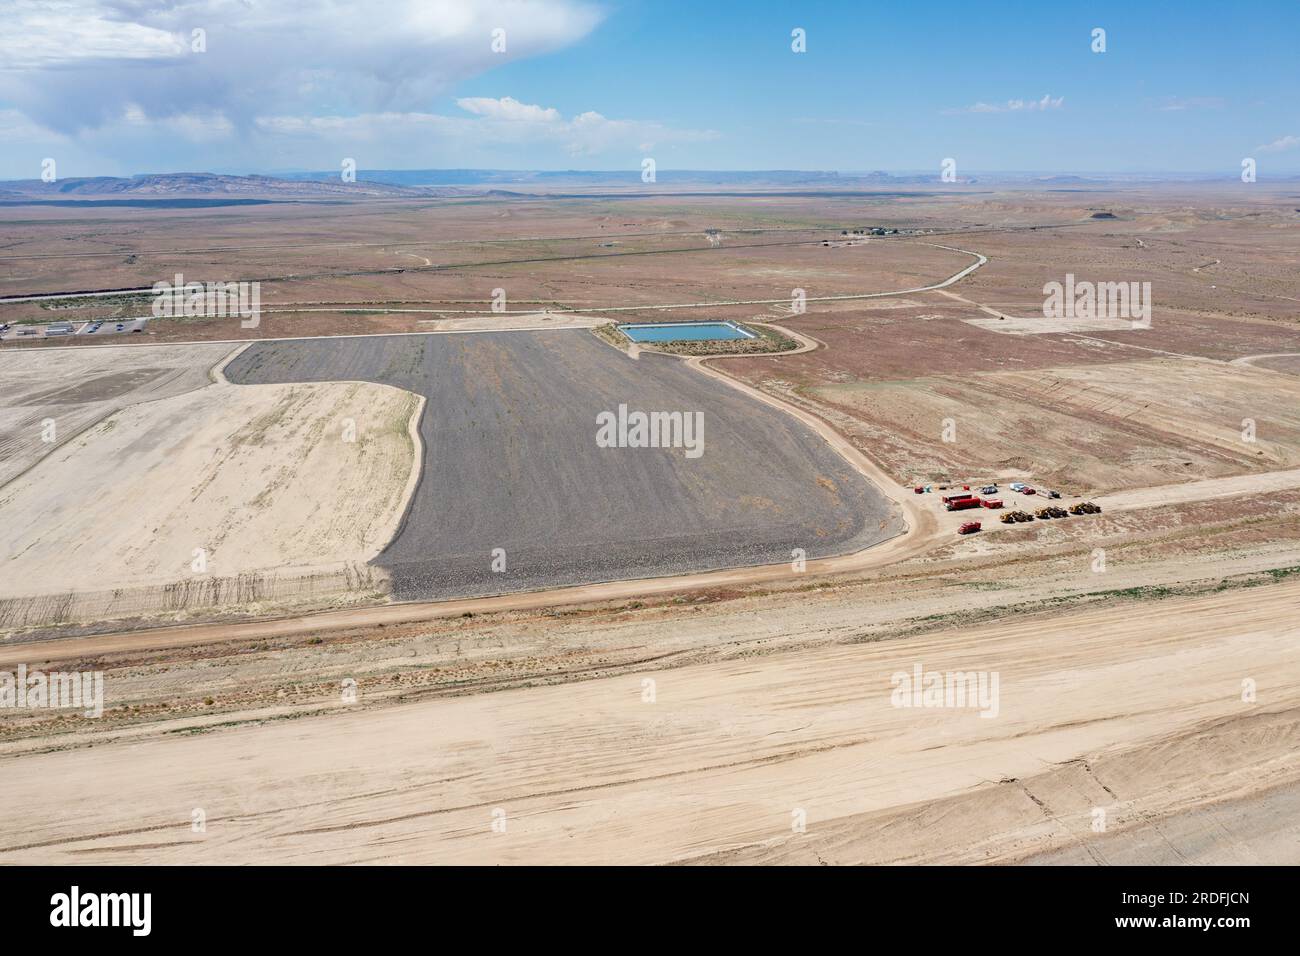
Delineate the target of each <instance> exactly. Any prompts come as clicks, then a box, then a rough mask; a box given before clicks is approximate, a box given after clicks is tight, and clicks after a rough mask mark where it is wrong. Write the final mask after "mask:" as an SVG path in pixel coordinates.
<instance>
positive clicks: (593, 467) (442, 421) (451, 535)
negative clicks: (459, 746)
mask: <svg viewBox="0 0 1300 956" xmlns="http://www.w3.org/2000/svg"><path fill="white" fill-rule="evenodd" d="M226 377H227V378H228V379H229V380H230V381H231V382H235V383H239V384H259V383H280V382H319V381H341V380H361V381H370V382H380V383H383V384H387V385H395V386H397V387H400V388H405V389H409V390H410V391H412V392H416V393H418V394H421V395H424V396H425V397H426V398H427V399H428V402H427V404H426V406H425V411H424V415H423V419H422V421H421V423H420V433H421V436H422V438H423V442H424V452H423V454H424V467H423V472H422V475H421V478H420V483H419V487H418V488H417V490H416V492H415V494H414V496H413V499H412V501H411V503H410V505H409V507H408V510H407V512H406V515H405V517H404V519H403V523H402V525H401V527H400V529H399V531H398V533H397V534H396V535H395V537H394V538H393V540H392V541H391V542H390V544H389V545H388V547H387V549H386V550H385V551H384V552H383V553H382V554H381V555H380V556H379V557H378V558H377V559H376V560H375V563H376V564H378V565H380V566H382V567H385V568H388V569H389V570H390V571H391V572H392V574H393V578H394V588H395V596H396V597H398V598H401V599H430V598H447V597H457V596H479V595H487V594H498V593H505V592H508V591H518V590H527V589H536V588H544V587H554V586H562V585H570V584H584V583H593V582H598V581H610V580H619V579H627V578H640V577H653V576H660V575H669V574H681V573H686V572H691V571H703V570H713V569H718V568H726V567H741V566H747V565H754V564H767V563H776V562H784V561H790V560H791V552H792V550H793V549H795V548H802V549H804V551H806V553H807V556H808V557H809V558H815V557H823V556H828V555H834V554H844V553H848V552H851V551H856V550H859V549H861V548H864V547H867V546H869V545H871V544H874V543H876V542H879V541H881V540H884V539H886V538H889V537H892V536H894V535H895V534H897V533H898V532H899V531H901V529H902V523H901V519H900V517H899V516H898V514H897V512H896V508H895V507H894V506H893V505H892V504H891V502H889V500H888V499H886V498H885V497H884V496H883V495H882V494H880V492H879V491H878V490H877V489H876V488H875V487H874V486H873V485H872V484H871V483H869V482H868V481H867V480H866V479H865V478H863V477H862V476H860V475H859V474H858V473H857V472H855V471H854V470H853V469H852V468H850V467H849V465H848V464H847V463H845V462H844V460H843V459H841V458H840V457H839V456H838V455H836V454H835V453H834V452H833V451H832V450H831V448H830V447H829V446H828V445H827V444H826V443H825V442H824V441H823V440H822V439H821V438H820V437H819V436H818V435H816V434H815V433H814V432H812V431H811V430H810V429H808V428H807V427H806V426H804V425H802V424H801V423H799V422H798V421H796V420H794V419H793V418H791V417H790V416H788V415H785V414H783V413H782V412H780V411H778V410H777V409H774V408H770V407H768V406H766V405H763V404H760V403H758V402H756V401H754V400H752V399H750V398H747V397H746V396H745V395H743V394H742V393H740V392H738V391H737V390H735V389H732V388H729V387H727V386H726V385H725V384H723V383H720V382H716V381H713V380H711V379H709V378H708V377H706V376H704V375H701V374H700V373H699V372H696V371H693V370H691V369H690V368H688V367H687V366H686V365H685V363H684V362H682V361H681V360H679V359H676V358H672V357H668V356H662V355H654V354H642V356H641V357H640V359H639V360H636V361H633V360H631V359H629V358H627V357H626V356H624V355H622V354H621V353H619V352H618V351H617V350H615V349H612V348H610V347H609V346H607V345H605V344H604V343H602V342H601V341H600V340H599V339H597V338H596V337H595V336H594V335H593V334H591V333H590V332H588V331H586V330H566V331H546V332H508V333H501V332H497V333H491V332H487V333H473V334H458V335H428V336H373V337H363V338H333V339H310V340H301V341H286V342H259V343H255V344H253V345H252V346H251V347H250V348H249V349H248V350H246V351H245V352H244V353H243V354H242V355H240V356H238V357H237V358H236V359H235V360H234V361H233V362H231V363H230V365H228V366H227V368H226ZM620 404H626V405H627V406H628V408H629V410H632V411H635V410H641V411H646V412H653V411H664V412H673V411H681V412H688V413H690V412H696V411H699V412H702V413H703V416H704V418H703V421H704V429H703V437H704V445H703V448H704V451H703V454H702V455H701V456H700V457H698V458H688V457H687V456H686V454H685V450H684V449H681V448H627V447H622V448H618V447H616V448H601V447H598V445H597V441H596V433H597V415H598V414H599V413H601V412H605V411H609V412H617V409H618V406H619V405H620ZM497 548H501V549H504V551H505V564H506V570H505V571H504V572H496V571H493V570H492V561H493V550H494V549H497Z"/></svg>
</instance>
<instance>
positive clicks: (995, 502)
mask: <svg viewBox="0 0 1300 956" xmlns="http://www.w3.org/2000/svg"><path fill="white" fill-rule="evenodd" d="M980 504H982V505H983V506H984V507H985V508H1001V507H1002V499H1001V498H985V499H984V500H983V501H981V502H980Z"/></svg>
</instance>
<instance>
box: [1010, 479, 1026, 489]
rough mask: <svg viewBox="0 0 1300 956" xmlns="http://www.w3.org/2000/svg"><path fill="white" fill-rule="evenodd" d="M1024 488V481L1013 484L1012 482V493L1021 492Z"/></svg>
mask: <svg viewBox="0 0 1300 956" xmlns="http://www.w3.org/2000/svg"><path fill="white" fill-rule="evenodd" d="M1023 487H1025V483H1024V482H1023V481H1013V482H1011V490H1012V491H1019V490H1020V489H1021V488H1023Z"/></svg>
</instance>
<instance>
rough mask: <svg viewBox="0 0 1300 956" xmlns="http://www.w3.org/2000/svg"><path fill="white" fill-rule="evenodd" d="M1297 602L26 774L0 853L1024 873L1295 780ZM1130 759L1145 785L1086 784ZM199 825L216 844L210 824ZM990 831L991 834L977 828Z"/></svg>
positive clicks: (369, 715) (396, 712)
mask: <svg viewBox="0 0 1300 956" xmlns="http://www.w3.org/2000/svg"><path fill="white" fill-rule="evenodd" d="M1297 600H1300V584H1297V583H1288V584H1280V585H1277V586H1273V587H1267V588H1257V589H1240V590H1234V591H1228V592H1224V593H1221V594H1213V595H1209V596H1205V597H1196V598H1190V599H1175V600H1170V601H1166V602H1162V603H1161V605H1160V609H1159V610H1160V613H1159V614H1149V615H1143V616H1136V617H1135V615H1134V614H1133V613H1132V610H1131V608H1127V607H1108V608H1100V609H1094V610H1085V611H1079V612H1073V613H1067V614H1057V615H1051V616H1048V615H1036V616H1033V617H1028V618H1024V619H1019V620H1009V621H1004V622H1000V623H998V624H993V625H986V626H980V627H967V628H961V629H958V630H949V631H940V632H937V633H934V634H929V635H925V636H923V637H918V638H915V639H912V640H909V641H885V642H880V643H867V644H857V645H848V646H839V647H831V648H822V649H817V650H811V651H805V652H803V653H800V654H798V655H791V654H772V655H768V656H758V657H745V658H741V659H736V660H729V661H723V662H716V663H710V664H704V665H697V666H688V667H682V668H678V669H675V670H664V671H653V670H652V671H643V672H641V673H638V674H635V675H621V676H617V677H611V678H607V679H599V680H591V681H587V682H582V683H577V684H569V685H566V686H560V687H533V688H524V689H519V690H510V691H503V692H500V693H496V694H483V695H476V696H470V697H457V698H450V699H439V700H426V701H422V702H419V703H413V704H405V705H397V706H389V707H380V708H378V709H372V710H369V711H367V709H366V708H365V701H364V697H363V699H362V700H361V703H359V704H358V705H354V706H356V707H357V708H358V710H357V711H354V712H342V713H339V714H338V715H337V716H326V717H321V718H318V719H316V720H313V721H309V722H305V723H304V722H300V721H289V722H275V721H269V722H265V723H260V724H259V725H256V726H246V727H243V728H238V729H231V730H225V731H219V732H215V733H208V734H199V735H193V734H188V735H187V734H180V733H177V734H166V735H163V736H162V737H160V738H156V739H148V740H140V741H127V740H123V741H121V742H119V743H111V742H104V743H103V744H102V745H100V746H98V747H95V748H94V749H73V750H67V751H63V752H47V753H32V754H26V755H22V756H14V757H11V758H8V759H6V760H5V767H4V769H5V770H6V779H7V780H8V781H9V783H8V785H7V786H8V791H9V792H8V794H7V800H8V802H9V803H10V805H11V806H12V807H13V808H14V809H13V811H12V812H10V813H8V814H6V815H5V819H4V821H3V824H0V836H2V837H3V840H2V843H3V846H4V847H5V849H4V850H3V851H0V856H2V857H3V858H4V859H5V860H7V861H13V862H47V863H56V862H62V863H67V862H73V861H76V862H114V863H130V862H155V863H194V862H206V863H219V862H282V863H283V862H288V863H329V862H378V861H389V862H405V863H432V862H440V863H446V862H478V863H489V862H496V863H521V862H548V863H580V862H602V863H662V862H672V861H681V860H688V859H692V858H700V857H703V858H709V859H711V860H714V861H717V860H719V859H721V860H735V861H740V860H748V859H762V860H763V861H765V862H778V861H797V862H817V858H818V857H820V858H821V859H822V860H824V861H825V862H864V861H867V860H870V861H876V862H884V861H908V860H915V859H917V858H928V857H931V858H932V857H933V856H935V855H939V856H942V857H943V858H946V859H961V860H967V861H973V860H998V859H1014V858H1017V857H1018V856H1023V855H1024V853H1025V851H1026V846H1032V847H1033V848H1036V849H1045V848H1048V849H1050V848H1060V847H1064V846H1068V845H1070V844H1071V843H1073V842H1075V841H1077V840H1079V839H1080V838H1083V837H1086V836H1087V835H1089V834H1090V833H1091V820H1092V819H1093V811H1094V809H1095V808H1098V807H1101V808H1103V809H1104V810H1105V811H1106V813H1107V815H1108V829H1109V831H1110V832H1114V831H1116V830H1120V829H1122V828H1124V827H1125V826H1127V825H1131V824H1132V823H1135V822H1144V821H1146V820H1149V818H1150V817H1151V816H1152V815H1153V814H1164V813H1170V812H1175V811H1179V810H1187V809H1191V808H1192V807H1194V806H1197V805H1200V804H1202V803H1204V802H1207V801H1210V800H1214V799H1216V798H1226V797H1240V796H1242V795H1243V792H1244V791H1245V790H1248V789H1252V788H1262V787H1267V786H1276V785H1279V784H1284V783H1290V782H1293V781H1294V780H1295V779H1296V775H1297V773H1300V762H1298V761H1300V757H1298V756H1297V754H1296V753H1295V752H1294V748H1293V747H1292V745H1291V741H1292V740H1293V739H1294V728H1295V726H1296V716H1295V713H1294V711H1295V710H1296V709H1297V708H1298V707H1300V661H1298V660H1297V658H1296V656H1295V654H1294V653H1293V647H1294V644H1295V641H1296V639H1297V638H1298V637H1300V625H1297V624H1296V623H1295V622H1294V620H1293V619H1291V615H1290V611H1291V609H1293V608H1294V607H1295V603H1296V601H1297ZM916 666H921V667H922V668H923V669H924V670H925V671H926V672H931V671H942V672H952V671H963V672H972V671H975V672H980V671H982V672H986V673H994V672H995V673H997V674H998V678H999V691H998V695H997V699H996V708H993V709H996V715H995V716H991V717H987V718H986V717H983V716H981V711H980V710H979V709H976V708H971V707H966V708H959V707H939V708H915V707H897V706H894V705H893V704H892V703H891V692H892V689H893V685H892V683H891V678H892V675H894V674H896V673H898V672H906V673H911V672H912V671H913V668H914V667H916ZM1174 675H1176V676H1174ZM1246 679H1251V680H1253V681H1255V683H1256V688H1257V694H1258V697H1257V699H1256V700H1255V701H1254V702H1247V701H1244V700H1243V690H1242V688H1243V681H1244V680H1246ZM109 693H110V696H111V688H110V691H109ZM338 706H339V708H340V710H344V709H345V708H346V706H348V705H344V704H342V703H340V704H339V705H338ZM991 710H992V709H991V708H985V711H991ZM1288 728H1289V729H1288ZM178 729H179V728H178ZM1243 740H1247V741H1249V746H1244V745H1243V743H1242V741H1243ZM1188 747H1190V748H1191V752H1193V753H1195V754H1196V755H1197V761H1198V762H1199V766H1200V767H1201V771H1200V772H1199V773H1198V774H1197V778H1198V779H1197V781H1196V786H1195V787H1194V792H1193V790H1189V789H1188V788H1187V787H1186V786H1185V783H1186V781H1185V777H1186V775H1187V772H1188V767H1187V765H1186V763H1185V761H1182V760H1180V759H1178V754H1179V752H1180V748H1183V749H1186V748H1188ZM1124 754H1127V755H1128V757H1127V759H1128V760H1130V761H1138V762H1139V763H1140V768H1141V772H1140V773H1136V774H1135V773H1129V774H1128V775H1127V776H1126V775H1125V774H1123V773H1119V772H1116V773H1115V774H1113V775H1110V774H1108V773H1107V772H1106V771H1094V770H1091V769H1090V768H1092V767H1093V766H1094V764H1095V765H1096V766H1097V767H1104V766H1109V764H1108V763H1107V761H1109V760H1111V759H1112V758H1114V757H1116V756H1117V755H1124ZM1171 756H1172V757H1173V759H1169V758H1170V757H1171ZM1063 769H1068V770H1069V773H1068V774H1066V775H1062V774H1060V773H1057V772H1058V771H1061V770H1063ZM1053 774H1055V776H1052V775H1053ZM1045 775H1046V776H1045ZM1040 778H1041V783H1042V785H1041V786H1039V785H1038V784H1037V783H1036V780H1039V779H1040ZM91 780H93V781H94V782H95V785H94V787H88V786H87V782H88V781H91ZM1036 787H1037V790H1039V791H1041V792H1042V794H1043V795H1042V796H1040V795H1039V793H1038V792H1036ZM104 793H111V794H113V799H112V800H104V799H102V796H101V795H102V794H104ZM954 797H964V798H965V799H967V800H973V801H975V803H974V804H967V805H966V807H967V811H969V812H964V813H962V814H961V815H960V818H959V819H956V820H955V821H954V819H952V818H949V819H947V820H945V824H946V825H948V829H947V830H946V831H945V830H938V829H935V827H936V826H939V824H937V823H936V820H935V819H933V818H932V814H934V813H939V814H940V815H941V816H940V819H942V812H943V811H944V809H945V808H946V807H948V806H949V805H948V804H945V803H943V801H945V800H947V799H949V798H954ZM1044 797H1046V799H1044ZM1008 799H1010V800H1011V801H1012V803H1013V804H1015V805H1016V806H1015V809H1016V811H1017V812H1016V813H1014V814H1013V813H1011V812H1010V811H1009V810H1007V809H1006V808H1005V807H1004V802H1005V801H1007V800H1008ZM196 808H199V809H202V810H203V811H204V813H205V814H206V831H205V832H203V833H194V832H192V830H191V813H192V811H193V810H194V809H196ZM1025 808H1028V810H1029V812H1027V813H1026V812H1025ZM981 811H982V812H981ZM878 814H886V818H885V822H886V823H887V825H877V824H879V823H880V822H881V819H880V818H879V817H877V816H876V815H878ZM953 816H954V817H955V816H957V815H955V814H954V815H953ZM502 819H504V821H505V825H504V831H505V832H500V831H501V829H502V826H501V824H500V822H499V821H501V820H502ZM801 819H803V820H806V832H795V829H794V827H793V824H794V823H797V822H798V821H799V820H801ZM971 819H974V820H983V823H982V824H981V825H980V826H979V827H977V828H976V829H975V830H974V831H971V830H969V829H968V828H967V827H966V824H967V823H968V822H969V821H970V820H971ZM494 821H497V822H498V825H497V827H496V828H495V829H494V827H493V823H494ZM958 830H960V831H962V832H964V833H965V836H964V837H963V838H962V839H961V840H955V839H954V835H955V831H958ZM927 831H928V832H930V833H931V836H930V837H929V838H927V837H924V836H918V834H924V833H926V832H927ZM935 841H938V845H937V848H936V846H935V845H934V843H935ZM719 854H721V855H722V856H719ZM1290 862H1295V860H1291V861H1290Z"/></svg>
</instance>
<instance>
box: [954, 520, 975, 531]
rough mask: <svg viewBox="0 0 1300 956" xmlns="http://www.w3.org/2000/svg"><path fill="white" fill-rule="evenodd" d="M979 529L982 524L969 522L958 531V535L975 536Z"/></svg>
mask: <svg viewBox="0 0 1300 956" xmlns="http://www.w3.org/2000/svg"><path fill="white" fill-rule="evenodd" d="M979 529H980V523H979V522H978V521H967V522H966V523H965V524H964V525H962V526H961V527H960V528H958V529H957V533H958V534H974V533H975V532H976V531H978V530H979Z"/></svg>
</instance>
